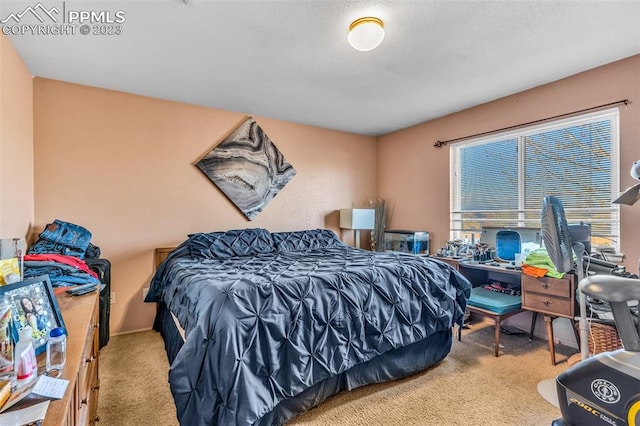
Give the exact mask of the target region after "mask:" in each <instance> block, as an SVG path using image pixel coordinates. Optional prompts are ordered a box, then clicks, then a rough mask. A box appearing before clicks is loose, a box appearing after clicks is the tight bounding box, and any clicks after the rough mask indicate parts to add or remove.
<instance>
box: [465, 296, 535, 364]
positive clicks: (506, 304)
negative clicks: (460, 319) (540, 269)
mask: <svg viewBox="0 0 640 426" xmlns="http://www.w3.org/2000/svg"><path fill="white" fill-rule="evenodd" d="M521 306H522V298H521V297H520V296H511V295H509V294H504V293H498V292H496V291H492V290H487V289H485V288H482V287H474V288H472V289H471V297H469V300H468V301H467V309H468V310H469V312H474V313H476V314H479V315H483V316H486V317H489V318H492V319H493V321H494V322H495V328H496V330H495V337H494V342H493V353H494V355H495V356H498V352H499V349H500V323H501V322H502V320H503V319H507V318H509V317H510V316H513V315H515V314H518V313H520V312H523V310H522V309H521ZM458 341H462V327H458Z"/></svg>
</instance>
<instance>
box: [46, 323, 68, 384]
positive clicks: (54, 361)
mask: <svg viewBox="0 0 640 426" xmlns="http://www.w3.org/2000/svg"><path fill="white" fill-rule="evenodd" d="M66 360H67V336H66V335H65V334H64V329H63V328H60V327H56V328H54V329H52V330H51V332H50V333H49V340H47V373H50V372H52V371H62V368H63V367H64V363H65V361H66Z"/></svg>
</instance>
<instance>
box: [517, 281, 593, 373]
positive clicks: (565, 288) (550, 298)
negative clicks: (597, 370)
mask: <svg viewBox="0 0 640 426" xmlns="http://www.w3.org/2000/svg"><path fill="white" fill-rule="evenodd" d="M576 305H577V303H576V283H575V275H570V274H567V275H565V277H564V278H559V279H558V278H551V277H542V278H535V277H532V276H529V275H525V274H522V309H525V310H528V311H532V312H533V315H534V320H533V321H532V323H531V332H530V336H533V327H534V325H535V318H536V316H537V314H538V313H541V314H543V315H544V321H545V323H546V327H547V338H548V339H549V354H550V355H551V363H552V364H553V365H556V351H555V342H554V338H553V324H552V321H553V318H558V317H559V318H568V319H570V320H571V321H574V319H575V315H576V312H577V311H578V310H577V306H576ZM573 332H574V333H575V335H576V341H577V342H578V347H579V346H580V337H579V336H578V332H577V330H576V328H575V326H574V327H573Z"/></svg>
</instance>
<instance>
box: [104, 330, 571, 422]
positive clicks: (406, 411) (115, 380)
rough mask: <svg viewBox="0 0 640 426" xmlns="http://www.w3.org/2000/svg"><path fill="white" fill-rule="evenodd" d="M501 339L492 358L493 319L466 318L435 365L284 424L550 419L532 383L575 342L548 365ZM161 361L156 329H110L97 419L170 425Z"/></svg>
mask: <svg viewBox="0 0 640 426" xmlns="http://www.w3.org/2000/svg"><path fill="white" fill-rule="evenodd" d="M500 344H501V350H500V356H499V357H498V358H496V357H494V356H493V325H492V323H489V322H486V321H482V320H481V321H480V322H477V323H473V324H472V325H471V327H470V328H468V329H464V330H463V333H462V341H461V342H458V341H457V340H454V343H453V348H452V350H451V353H450V354H449V355H448V356H447V358H445V359H444V360H443V361H441V362H440V363H438V364H437V365H435V366H433V367H431V368H429V369H427V370H425V371H423V372H420V373H418V374H415V375H413V376H411V377H408V378H405V379H402V380H396V381H393V382H388V383H382V384H376V385H370V386H365V387H362V388H359V389H355V390H353V391H351V392H342V393H340V394H339V395H336V396H334V397H332V398H330V399H328V400H327V401H325V402H324V403H322V404H320V405H319V406H317V407H316V408H314V409H312V410H310V411H308V412H307V413H304V414H302V415H300V416H298V417H296V418H295V419H293V420H291V421H290V422H289V423H288V425H314V426H315V425H332V426H334V425H337V426H340V425H344V426H357V425H385V426H393V425H399V426H400V425H402V426H410V425H465V426H466V425H474V424H487V425H492V426H499V425H505V426H507V425H509V426H510V425H520V426H527V425H531V426H538V425H550V424H551V422H552V421H553V420H554V419H556V418H558V417H560V412H559V410H558V409H557V408H556V407H554V406H553V405H551V404H549V403H548V402H547V401H545V400H544V399H543V398H542V397H541V396H540V395H539V394H538V392H537V390H536V386H537V384H538V382H540V381H541V380H544V379H549V378H553V377H555V376H557V375H558V374H559V373H561V372H562V371H564V370H566V369H567V368H568V364H567V362H564V360H566V359H567V358H568V357H569V356H570V355H573V354H574V353H575V350H574V349H571V348H567V347H564V346H557V347H556V351H557V354H556V357H557V359H558V361H559V363H558V365H556V366H552V365H551V362H550V358H549V352H548V348H547V342H546V341H544V340H540V339H534V340H532V341H530V340H529V338H528V336H527V335H526V334H512V335H508V334H504V333H503V334H502V336H501V337H500ZM168 368H169V366H168V363H167V357H166V353H165V351H164V346H163V342H162V338H161V337H160V335H159V334H158V333H156V332H153V331H143V332H139V333H132V334H125V335H119V336H113V337H112V338H111V340H110V342H109V344H108V345H107V346H106V347H104V348H103V349H102V351H101V352H100V395H99V404H98V415H99V416H100V425H101V426H115V425H132V424H135V425H143V426H144V425H149V426H151V425H154V426H165V425H166V426H172V425H177V424H178V422H177V420H176V415H175V406H174V404H173V399H172V396H171V393H170V390H169V385H168V383H167V373H168Z"/></svg>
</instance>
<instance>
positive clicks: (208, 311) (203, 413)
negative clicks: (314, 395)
mask: <svg viewBox="0 0 640 426" xmlns="http://www.w3.org/2000/svg"><path fill="white" fill-rule="evenodd" d="M470 287H471V286H470V284H469V282H468V281H467V280H466V279H464V278H463V277H462V276H461V275H459V274H458V273H457V272H456V271H455V270H454V269H453V268H451V267H450V266H449V265H446V264H445V263H442V262H438V261H435V260H432V259H430V258H425V257H418V256H412V255H408V254H402V253H378V252H370V251H365V250H358V249H354V248H351V247H348V246H346V245H344V244H342V243H341V242H340V241H339V240H338V238H337V237H336V236H335V234H334V233H333V232H331V231H328V230H314V231H300V232H292V233H269V232H268V231H266V230H263V229H250V230H239V231H229V232H226V233H208V234H195V235H191V236H190V237H189V239H188V240H187V241H186V242H184V243H183V244H182V245H181V246H180V247H178V248H177V249H176V250H174V251H173V252H172V253H171V254H170V255H169V257H168V258H167V260H166V261H165V262H164V263H163V264H162V265H161V266H160V268H159V269H158V271H157V273H156V275H155V277H154V278H153V280H152V283H151V287H150V291H149V294H148V296H147V299H146V301H148V302H152V301H162V302H164V303H165V304H166V305H167V306H168V308H169V309H170V310H171V312H173V313H174V315H175V316H176V317H177V318H178V320H179V322H180V325H181V326H182V327H183V328H184V329H185V334H186V340H185V342H184V345H183V347H182V349H181V350H180V351H179V353H178V354H177V356H176V358H175V360H174V361H173V363H172V365H171V368H170V372H169V380H170V384H171V390H172V393H173V395H174V399H175V402H176V406H177V412H178V418H179V419H180V421H181V423H182V424H189V425H196V424H203V425H213V424H220V425H229V424H255V423H259V422H260V419H261V418H263V417H264V416H265V415H266V414H267V413H269V412H270V411H271V410H273V409H274V407H276V405H277V404H278V403H280V402H282V401H283V400H286V399H288V398H291V397H294V396H296V395H299V394H300V393H301V392H303V391H304V390H306V389H308V388H310V387H312V386H313V385H315V384H317V383H320V382H321V381H323V380H326V379H327V378H330V377H334V376H336V375H338V374H341V373H343V372H345V371H347V370H349V369H350V368H352V367H353V366H355V365H357V364H361V363H364V362H366V361H369V360H371V359H373V358H375V357H377V356H379V355H381V354H384V353H386V352H388V351H393V350H395V349H398V348H402V347H405V346H408V345H410V344H412V343H415V342H419V341H422V340H424V339H427V338H428V337H430V336H432V335H434V334H435V333H438V332H441V331H443V330H449V331H450V330H451V327H452V326H453V325H454V324H455V323H458V324H460V323H461V321H462V317H463V313H464V309H465V306H466V300H467V298H468V297H469V292H470ZM447 352H448V350H447Z"/></svg>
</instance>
